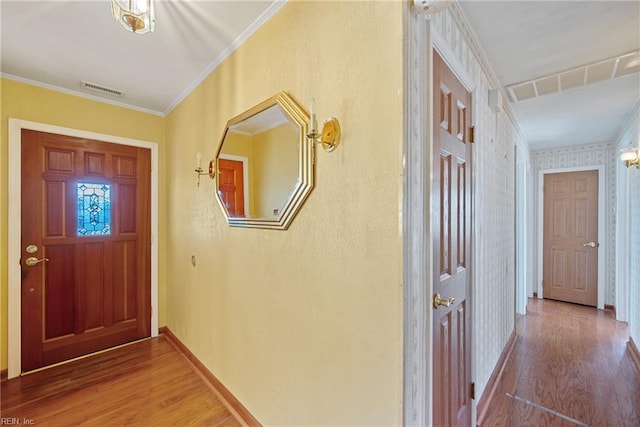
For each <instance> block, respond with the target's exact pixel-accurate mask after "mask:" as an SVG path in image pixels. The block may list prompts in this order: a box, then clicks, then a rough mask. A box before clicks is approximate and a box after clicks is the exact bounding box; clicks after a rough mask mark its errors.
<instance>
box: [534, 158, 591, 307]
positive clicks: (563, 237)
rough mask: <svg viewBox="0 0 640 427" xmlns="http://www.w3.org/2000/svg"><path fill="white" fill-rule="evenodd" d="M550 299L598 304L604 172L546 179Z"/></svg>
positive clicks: (545, 273) (545, 279) (545, 277)
mask: <svg viewBox="0 0 640 427" xmlns="http://www.w3.org/2000/svg"><path fill="white" fill-rule="evenodd" d="M543 239H544V245H543V282H542V289H543V293H544V297H545V298H549V299H555V300H560V301H566V302H572V303H577V304H584V305H590V306H594V307H595V306H597V304H598V171H597V170H592V171H584V172H568V173H553V174H546V175H545V176H544V237H543Z"/></svg>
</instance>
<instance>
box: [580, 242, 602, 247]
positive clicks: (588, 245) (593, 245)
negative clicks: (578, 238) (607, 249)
mask: <svg viewBox="0 0 640 427" xmlns="http://www.w3.org/2000/svg"><path fill="white" fill-rule="evenodd" d="M582 246H584V247H588V248H595V247H596V246H600V243H596V242H587V243H583V244H582Z"/></svg>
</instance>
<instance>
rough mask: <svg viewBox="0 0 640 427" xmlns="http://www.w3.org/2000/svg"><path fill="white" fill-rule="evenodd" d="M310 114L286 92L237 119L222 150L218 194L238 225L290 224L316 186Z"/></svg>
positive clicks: (284, 226)
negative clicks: (310, 139) (308, 135)
mask: <svg viewBox="0 0 640 427" xmlns="http://www.w3.org/2000/svg"><path fill="white" fill-rule="evenodd" d="M308 123H309V115H308V114H307V112H306V111H305V110H304V109H302V108H301V107H300V106H299V105H298V103H297V102H296V101H295V100H294V99H293V98H292V97H291V96H290V95H289V94H287V93H286V92H281V93H279V94H277V95H275V96H273V97H271V98H269V99H267V100H265V101H264V102H261V103H260V104H258V105H256V106H255V107H253V108H250V109H249V110H247V111H245V112H244V113H242V114H240V115H238V116H236V117H234V118H232V119H231V120H229V121H228V122H227V126H226V128H225V130H224V133H223V134H222V138H221V140H220V145H219V147H218V151H217V154H216V158H215V162H216V168H217V169H216V170H217V174H216V198H217V200H218V202H219V204H220V207H221V208H222V211H223V212H224V215H225V218H226V219H227V223H228V224H229V225H231V226H236V227H253V228H271V229H280V230H284V229H287V228H288V227H289V225H290V224H291V222H292V221H293V219H294V218H295V216H296V214H297V213H298V211H299V210H300V208H301V206H302V204H303V203H304V201H305V199H306V198H307V196H308V195H309V193H310V192H311V190H312V189H313V176H314V169H313V168H314V165H313V163H314V162H313V149H314V148H313V144H311V143H309V142H308V140H307V137H306V135H307V128H308Z"/></svg>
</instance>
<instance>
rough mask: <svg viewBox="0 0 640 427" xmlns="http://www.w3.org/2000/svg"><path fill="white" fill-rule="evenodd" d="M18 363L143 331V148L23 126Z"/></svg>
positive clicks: (147, 295) (146, 258)
mask: <svg viewBox="0 0 640 427" xmlns="http://www.w3.org/2000/svg"><path fill="white" fill-rule="evenodd" d="M21 167H22V212H21V216H22V230H21V231H22V238H21V244H22V248H21V249H22V258H21V266H22V298H21V299H22V306H21V322H22V324H21V325H22V326H21V331H22V337H21V339H22V349H21V355H22V371H30V370H33V369H36V368H39V367H42V366H46V365H50V364H53V363H56V362H59V361H62V360H67V359H70V358H73V357H77V356H80V355H84V354H88V353H91V352H95V351H98V350H102V349H105V348H109V347H113V346H116V345H119V344H123V343H126V342H129V341H133V340H136V339H139V338H143V337H148V336H150V334H151V333H150V332H151V279H150V277H151V257H150V254H151V239H150V235H151V231H150V230H151V225H150V224H151V220H150V218H151V208H150V176H151V174H150V171H151V163H150V151H149V150H148V149H144V148H136V147H128V146H124V145H118V144H110V143H105V142H99V141H92V140H86V139H79V138H73V137H68V136H62V135H55V134H49V133H42V132H35V131H30V130H23V131H22V165H21Z"/></svg>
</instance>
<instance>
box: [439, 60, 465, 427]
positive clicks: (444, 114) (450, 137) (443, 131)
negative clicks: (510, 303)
mask: <svg viewBox="0 0 640 427" xmlns="http://www.w3.org/2000/svg"><path fill="white" fill-rule="evenodd" d="M433 79H434V81H433V91H434V100H433V104H434V122H433V128H434V131H433V134H434V140H433V154H434V155H433V187H432V193H433V199H432V200H433V205H432V206H431V215H432V218H433V229H432V235H433V247H434V259H433V270H434V277H433V288H434V290H433V291H434V310H433V424H434V425H436V426H458V425H459V426H468V425H471V404H470V403H471V358H470V350H471V331H472V327H471V316H470V307H471V304H470V300H469V297H470V283H471V282H470V281H471V276H470V274H469V264H468V262H469V259H470V253H471V240H470V236H471V234H470V233H471V191H470V190H471V168H470V160H471V143H470V139H469V129H470V110H471V94H470V93H469V92H468V91H467V90H466V89H465V88H464V86H463V85H462V83H460V81H459V80H458V79H457V78H456V76H455V75H454V74H453V73H452V72H451V70H450V69H449V68H448V67H447V66H446V64H445V63H444V61H443V60H442V58H441V57H440V56H439V55H438V54H437V53H436V52H435V51H434V53H433ZM437 295H439V296H440V298H441V299H442V300H443V301H442V302H441V303H440V304H438V307H435V302H436V301H435V298H436V296H437Z"/></svg>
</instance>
